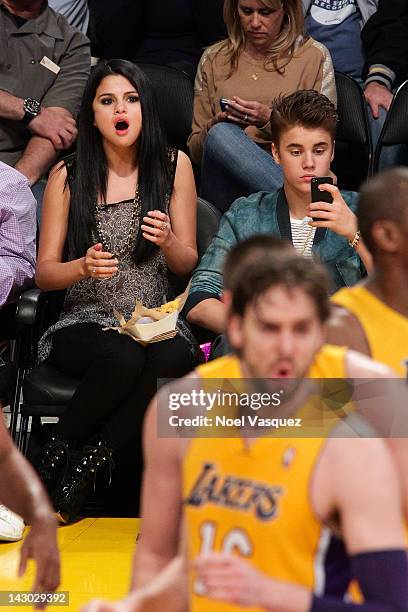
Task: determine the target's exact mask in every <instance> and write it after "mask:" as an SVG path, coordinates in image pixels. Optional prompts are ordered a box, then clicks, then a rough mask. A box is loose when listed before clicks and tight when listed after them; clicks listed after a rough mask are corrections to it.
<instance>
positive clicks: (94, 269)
mask: <svg viewBox="0 0 408 612" xmlns="http://www.w3.org/2000/svg"><path fill="white" fill-rule="evenodd" d="M95 272H96V268H95V266H94V267H93V268H92V274H95Z"/></svg>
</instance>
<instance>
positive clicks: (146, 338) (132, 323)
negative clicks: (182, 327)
mask: <svg viewBox="0 0 408 612" xmlns="http://www.w3.org/2000/svg"><path fill="white" fill-rule="evenodd" d="M189 288H190V283H189V284H188V286H187V288H186V290H185V291H184V292H183V293H182V294H181V295H179V296H177V298H175V299H174V301H176V300H177V302H178V308H177V310H175V311H174V312H171V313H166V312H160V311H159V310H157V309H156V308H146V307H145V306H143V304H141V302H136V305H135V308H134V311H133V313H132V316H131V318H130V319H129V320H128V321H126V320H125V319H124V317H123V315H122V314H121V313H119V312H118V311H117V310H115V309H114V310H113V311H114V314H115V316H116V318H117V319H118V322H119V325H118V326H117V327H109V328H106V329H113V330H116V331H117V332H119V333H120V334H126V335H128V336H130V337H131V338H133V339H134V340H136V342H139V343H140V344H142V345H143V346H146V345H147V344H151V343H153V342H160V341H161V340H168V339H169V338H174V336H175V335H176V334H177V329H176V325H177V319H178V316H179V313H180V311H181V310H182V309H183V306H184V304H185V302H186V300H187V296H188V291H189ZM141 317H151V318H152V319H154V321H153V322H152V323H142V324H140V323H137V321H138V320H139V319H140V318H141Z"/></svg>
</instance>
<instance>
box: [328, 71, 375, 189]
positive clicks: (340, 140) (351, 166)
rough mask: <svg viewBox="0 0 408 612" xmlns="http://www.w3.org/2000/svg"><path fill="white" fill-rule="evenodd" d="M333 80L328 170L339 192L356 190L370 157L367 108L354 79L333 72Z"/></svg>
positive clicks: (362, 178) (364, 174)
mask: <svg viewBox="0 0 408 612" xmlns="http://www.w3.org/2000/svg"><path fill="white" fill-rule="evenodd" d="M335 78H336V89H337V111H338V115H339V123H338V127H337V136H336V146H335V154H334V161H333V165H332V168H333V172H334V173H335V174H336V176H337V184H338V186H339V188H340V189H347V190H352V191H358V189H359V187H360V185H361V183H362V182H363V181H364V180H365V179H366V178H367V176H368V175H369V171H370V164H371V158H372V143H371V133H370V130H369V127H368V117H367V105H366V103H365V100H364V97H363V93H362V90H361V87H360V86H359V85H358V83H356V81H354V79H352V78H351V77H349V76H348V75H347V74H343V73H341V72H335Z"/></svg>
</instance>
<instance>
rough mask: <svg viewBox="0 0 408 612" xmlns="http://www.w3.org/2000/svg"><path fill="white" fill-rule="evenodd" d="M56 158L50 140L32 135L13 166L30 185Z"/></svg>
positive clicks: (55, 152) (46, 170)
mask: <svg viewBox="0 0 408 612" xmlns="http://www.w3.org/2000/svg"><path fill="white" fill-rule="evenodd" d="M56 158H57V151H56V150H55V148H54V145H53V144H52V142H51V141H50V140H48V139H47V138H42V137H41V136H33V137H32V138H31V139H30V141H29V142H28V144H27V146H26V148H25V150H24V153H23V154H22V156H21V157H20V159H19V160H18V162H17V163H16V164H15V166H14V167H15V169H16V170H18V171H19V172H21V174H24V176H26V177H27V179H28V182H29V183H30V185H31V186H32V185H34V183H36V182H37V181H38V180H39V179H40V178H41V177H42V176H43V175H44V174H45V173H46V172H48V170H49V169H50V167H51V166H52V165H53V164H54V162H55V160H56Z"/></svg>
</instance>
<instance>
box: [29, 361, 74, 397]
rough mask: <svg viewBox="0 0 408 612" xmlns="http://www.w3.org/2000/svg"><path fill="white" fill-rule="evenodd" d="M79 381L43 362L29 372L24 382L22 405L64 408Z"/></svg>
mask: <svg viewBox="0 0 408 612" xmlns="http://www.w3.org/2000/svg"><path fill="white" fill-rule="evenodd" d="M78 384H79V381H78V380H76V379H74V378H70V377H69V376H66V375H65V374H62V373H61V372H60V371H59V370H57V369H56V368H54V367H53V366H52V365H51V364H50V363H47V362H44V363H41V364H40V365H39V366H37V367H35V368H34V369H33V370H32V371H31V372H29V373H28V374H27V376H26V378H25V381H24V388H23V396H24V405H25V408H27V405H30V404H34V405H41V406H65V405H66V404H67V402H68V401H69V400H70V399H71V397H72V396H73V395H74V393H75V390H76V388H77V386H78Z"/></svg>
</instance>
